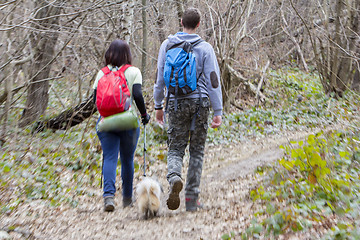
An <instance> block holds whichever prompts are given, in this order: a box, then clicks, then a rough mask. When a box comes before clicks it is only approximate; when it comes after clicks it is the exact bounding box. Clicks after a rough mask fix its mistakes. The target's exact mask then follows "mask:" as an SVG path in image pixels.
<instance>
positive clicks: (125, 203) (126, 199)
mask: <svg viewBox="0 0 360 240" xmlns="http://www.w3.org/2000/svg"><path fill="white" fill-rule="evenodd" d="M132 203H133V201H132V197H123V207H124V208H126V207H131V206H132Z"/></svg>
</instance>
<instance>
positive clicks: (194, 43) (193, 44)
mask: <svg viewBox="0 0 360 240" xmlns="http://www.w3.org/2000/svg"><path fill="white" fill-rule="evenodd" d="M201 42H205V40H203V39H201V38H200V39H198V40H196V41H195V42H193V43H192V44H191V45H192V46H193V47H195V46H196V45H198V44H199V43H201Z"/></svg>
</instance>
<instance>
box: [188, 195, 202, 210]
mask: <svg viewBox="0 0 360 240" xmlns="http://www.w3.org/2000/svg"><path fill="white" fill-rule="evenodd" d="M185 206H186V211H188V212H195V211H197V210H198V209H201V208H203V207H204V206H203V205H202V204H201V203H200V202H199V201H198V200H197V199H196V198H194V199H193V198H186V199H185Z"/></svg>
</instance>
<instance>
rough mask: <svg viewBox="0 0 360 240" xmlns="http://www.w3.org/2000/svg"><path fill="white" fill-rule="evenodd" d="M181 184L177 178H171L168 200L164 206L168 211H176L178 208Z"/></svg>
mask: <svg viewBox="0 0 360 240" xmlns="http://www.w3.org/2000/svg"><path fill="white" fill-rule="evenodd" d="M182 187H183V183H182V181H181V178H180V177H179V176H175V177H173V179H172V180H171V182H170V193H169V198H168V199H167V201H166V204H167V206H168V208H169V209H170V210H175V209H178V208H179V206H180V197H179V193H180V192H181V190H182Z"/></svg>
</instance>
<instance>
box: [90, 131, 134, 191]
mask: <svg viewBox="0 0 360 240" xmlns="http://www.w3.org/2000/svg"><path fill="white" fill-rule="evenodd" d="M96 133H97V135H98V137H99V139H100V142H101V147H102V150H103V159H104V161H103V176H104V189H103V190H104V193H103V196H104V197H106V196H114V195H115V192H116V189H115V180H116V167H117V162H118V158H119V151H120V161H121V179H122V194H123V197H126V198H131V197H132V191H133V178H134V153H135V149H136V145H137V142H138V139H139V135H140V128H136V129H131V130H125V131H112V132H96Z"/></svg>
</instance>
